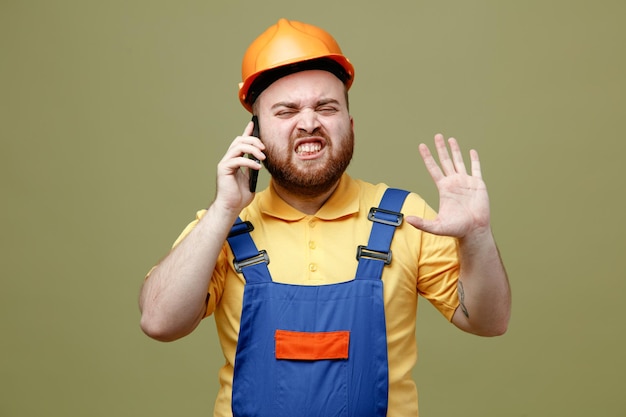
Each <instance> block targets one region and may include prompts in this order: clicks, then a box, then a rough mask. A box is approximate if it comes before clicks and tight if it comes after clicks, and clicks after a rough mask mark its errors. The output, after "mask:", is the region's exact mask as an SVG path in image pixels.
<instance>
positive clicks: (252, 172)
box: [248, 116, 261, 193]
mask: <svg viewBox="0 0 626 417" xmlns="http://www.w3.org/2000/svg"><path fill="white" fill-rule="evenodd" d="M252 123H254V127H253V128H252V136H255V137H257V138H258V137H259V119H258V118H257V117H256V116H252ZM248 158H250V159H253V160H255V161H256V162H259V163H260V162H261V161H259V160H258V159H256V158H255V157H254V156H253V155H252V154H248ZM248 175H249V176H250V192H251V193H254V192H256V182H257V179H258V178H259V170H258V169H249V170H248Z"/></svg>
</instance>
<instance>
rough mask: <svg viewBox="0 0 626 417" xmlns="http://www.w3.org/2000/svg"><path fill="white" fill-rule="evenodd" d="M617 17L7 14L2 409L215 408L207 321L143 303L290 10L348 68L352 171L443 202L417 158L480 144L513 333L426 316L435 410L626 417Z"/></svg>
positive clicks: (86, 5)
mask: <svg viewBox="0 0 626 417" xmlns="http://www.w3.org/2000/svg"><path fill="white" fill-rule="evenodd" d="M624 4H626V3H624V2H622V1H607V0H604V1H602V0H599V1H549V0H545V1H539V0H531V1H517V2H514V1H496V0H476V1H469V0H467V1H464V0H458V1H425V0H411V1H410V0H405V1H386V2H380V1H372V2H364V1H359V0H342V1H337V0H333V1H325V0H322V1H317V2H294V1H277V0H274V1H265V2H258V1H255V2H252V1H249V2H246V1H219V0H204V1H199V0H180V1H164V0H160V1H147V0H146V1H121V0H112V1H78V0H75V1H71V0H61V1H18V0H15V1H11V0H1V1H0V77H1V81H0V103H1V106H2V107H1V108H0V111H1V113H0V117H1V120H0V135H1V140H2V141H1V144H2V145H1V151H0V152H1V153H0V155H1V164H0V169H1V174H2V175H1V179H0V181H1V183H2V202H1V204H0V210H1V211H2V215H1V219H2V220H1V221H2V229H1V230H2V233H1V237H0V242H1V244H2V248H1V252H0V253H1V256H2V263H1V271H2V277H1V283H0V317H1V318H0V385H1V387H0V388H1V389H0V415H1V416H3V417H4V416H6V417H13V416H35V415H40V416H63V417H67V416H91V417H94V416H103V417H104V416H106V417H111V416H132V417H140V416H150V417H154V416H191V415H195V416H200V415H210V414H211V410H212V404H213V397H214V395H215V392H216V389H217V377H216V371H217V369H218V367H219V366H220V365H221V363H222V362H223V357H222V355H221V352H220V350H219V345H218V343H217V341H216V336H215V330H214V324H213V322H212V319H209V320H205V322H204V323H203V324H202V325H201V326H200V328H199V330H198V331H197V332H195V333H194V334H192V335H191V336H189V337H187V338H185V339H183V340H180V341H177V342H174V343H169V344H163V343H159V342H155V341H153V340H151V339H149V338H147V337H146V336H144V335H143V334H142V333H141V331H140V329H139V326H138V322H139V312H138V309H137V302H136V300H137V294H138V290H139V287H140V284H141V282H142V279H143V276H144V274H145V273H146V271H147V270H148V269H149V268H150V267H151V266H152V265H153V264H154V263H155V262H157V261H158V259H159V258H160V257H161V256H163V255H164V254H165V253H166V252H167V250H168V248H169V246H170V244H171V243H172V241H173V240H174V239H175V238H176V236H177V235H178V233H179V232H180V231H181V229H182V228H183V227H184V226H185V225H186V224H187V222H188V221H190V220H191V219H192V218H193V216H194V213H195V210H196V209H199V208H202V207H205V206H206V205H207V204H208V203H209V202H210V200H211V199H212V197H213V193H214V182H215V181H214V180H215V165H216V163H217V161H218V160H219V159H220V158H221V156H222V154H223V152H224V151H225V149H226V148H227V146H228V145H229V143H230V141H231V140H232V139H233V138H234V137H235V136H236V135H238V134H240V132H241V131H242V130H243V128H244V127H245V124H246V122H247V120H248V114H247V113H246V112H245V111H244V110H243V108H242V107H241V106H240V105H239V103H238V100H237V97H236V94H237V83H238V82H239V74H240V72H239V71H240V62H241V56H242V54H243V52H244V50H245V48H246V47H247V45H248V43H249V42H250V41H251V40H252V39H254V37H255V36H257V35H258V34H259V33H260V32H261V31H263V30H264V29H265V28H266V27H268V26H269V25H271V24H273V23H275V21H277V19H278V18H279V17H287V18H290V19H296V20H303V21H306V22H309V23H314V24H317V25H319V26H322V27H324V28H326V29H327V30H329V31H330V32H331V33H333V34H334V35H335V37H336V38H337V40H338V41H339V42H340V44H341V45H342V47H343V49H344V52H345V53H346V54H347V55H348V56H349V57H350V58H351V60H352V61H353V63H354V64H355V66H356V81H355V84H354V87H353V89H352V95H351V100H352V107H351V110H352V113H353V116H354V118H355V126H356V132H357V151H356V155H355V160H354V162H353V164H352V165H351V167H350V172H351V173H352V174H353V175H354V176H358V177H362V178H364V179H366V180H369V181H373V182H379V181H383V182H386V183H389V184H391V185H394V186H399V187H406V188H409V189H411V190H414V191H417V192H419V193H421V194H422V195H424V196H425V197H426V198H427V199H428V200H429V201H430V202H431V203H432V205H433V206H435V207H436V206H437V194H436V190H435V189H434V186H433V185H432V183H431V180H430V178H429V176H428V174H427V172H426V170H425V169H424V167H423V165H422V162H421V160H420V159H419V156H418V153H417V145H418V143H419V142H421V141H427V142H429V143H430V142H431V140H432V137H433V135H434V134H435V133H437V132H442V133H444V134H445V135H447V136H455V137H457V138H458V139H459V140H460V141H461V144H462V146H463V147H464V149H465V151H467V150H469V148H470V147H476V148H477V149H478V150H479V152H480V155H481V161H482V164H483V169H484V176H485V179H486V181H487V183H488V186H489V189H490V195H491V199H492V206H493V227H494V230H495V233H496V237H497V239H498V242H499V245H500V249H501V252H502V255H503V258H504V260H505V262H506V265H507V268H508V271H509V274H510V279H511V283H512V287H513V292H514V308H513V318H512V321H511V325H510V329H509V332H508V333H507V334H506V335H505V336H503V337H501V338H496V339H483V338H478V337H475V336H470V335H466V334H463V333H461V332H460V331H458V330H456V329H455V328H453V326H451V325H449V324H447V323H446V322H445V320H443V318H442V317H441V316H440V315H439V314H438V313H436V312H435V311H434V310H433V309H432V307H430V306H429V305H427V304H426V303H422V304H421V306H420V311H419V315H420V320H419V326H418V340H419V346H420V361H419V365H418V368H417V370H416V372H415V379H416V381H417V383H418V384H419V389H420V407H421V415H422V416H424V417H443V416H453V415H462V416H465V417H470V416H472V417H473V416H475V417H490V416H494V417H496V416H498V417H501V416H518V417H522V416H569V417H578V416H580V417H582V416H585V417H587V416H623V415H626V414H625V413H626V399H625V397H624V393H623V390H624V387H625V385H624V375H625V372H626V365H625V359H624V352H626V346H625V345H626V343H625V342H626V340H625V339H626V335H625V332H624V324H623V319H622V317H623V314H624V313H623V311H624V309H623V299H624V294H625V290H626V283H625V281H626V274H625V267H624V262H623V261H624V258H625V255H626V254H625V253H624V252H625V251H624V235H625V232H626V230H625V229H626V228H625V221H624V213H625V212H626V210H625V207H624V199H623V196H622V195H623V193H624V188H625V187H624V185H625V184H624V183H625V181H624V179H625V174H624V169H623V164H622V157H623V153H624V151H625V148H626V146H625V144H624V143H625V140H624V135H623V131H624V121H625V120H626V114H625V109H626V103H625V86H626V80H625V74H626V58H625V56H624V54H625V52H624V51H625V49H624V45H625V40H626V29H625V28H624V18H625V17H626V6H624ZM262 182H263V184H266V182H267V173H263V174H262Z"/></svg>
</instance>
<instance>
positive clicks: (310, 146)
mask: <svg viewBox="0 0 626 417" xmlns="http://www.w3.org/2000/svg"><path fill="white" fill-rule="evenodd" d="M321 149H322V145H321V144H319V143H304V144H302V145H300V146H298V149H296V152H297V153H314V152H319V151H320V150H321Z"/></svg>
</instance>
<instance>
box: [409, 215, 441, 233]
mask: <svg viewBox="0 0 626 417" xmlns="http://www.w3.org/2000/svg"><path fill="white" fill-rule="evenodd" d="M404 220H405V221H406V222H407V223H408V224H410V225H411V226H413V227H415V228H416V229H419V230H422V231H424V232H428V233H433V231H434V229H435V227H434V226H435V225H434V222H433V221H432V220H426V219H423V218H421V217H417V216H406V217H405V218H404Z"/></svg>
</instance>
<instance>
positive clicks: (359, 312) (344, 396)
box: [228, 188, 408, 417]
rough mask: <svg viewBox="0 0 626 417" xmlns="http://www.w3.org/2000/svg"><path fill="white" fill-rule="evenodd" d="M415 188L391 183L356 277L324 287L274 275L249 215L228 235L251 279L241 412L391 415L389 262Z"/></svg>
mask: <svg viewBox="0 0 626 417" xmlns="http://www.w3.org/2000/svg"><path fill="white" fill-rule="evenodd" d="M407 194H408V192H406V191H403V190H398V189H391V188H390V189H387V191H386V192H385V195H384V196H383V198H382V200H381V202H380V207H377V208H372V209H371V210H370V212H369V215H368V218H369V219H370V220H371V221H372V222H373V223H372V231H371V233H370V237H369V241H368V244H367V246H359V247H358V248H357V259H358V260H359V263H358V267H357V271H356V275H355V278H354V280H351V281H347V282H342V283H338V284H330V285H321V286H303V285H290V284H281V283H275V282H273V281H272V278H271V276H270V273H269V269H268V267H267V264H268V263H269V256H268V254H267V253H266V252H265V251H259V250H258V249H257V247H256V245H255V244H254V242H253V240H252V238H251V236H250V233H249V232H250V231H251V230H252V229H253V227H252V225H251V224H250V223H249V222H242V221H241V220H240V219H239V220H238V221H237V222H236V223H235V225H234V226H233V228H232V230H231V233H230V235H229V237H228V243H229V244H230V246H231V249H232V251H233V253H234V255H235V260H234V265H235V268H236V270H237V272H240V273H243V275H244V278H245V280H246V285H245V289H244V295H243V307H242V313H241V323H240V330H239V339H238V343H237V354H236V357H235V365H234V366H235V369H234V377H233V394H232V408H233V415H234V417H251V416H258V417H309V416H310V417H334V416H348V417H384V416H386V414H387V395H388V368H387V337H386V325H385V310H384V305H383V282H382V280H381V276H382V271H383V268H384V266H385V265H388V264H389V263H390V262H391V251H390V250H389V247H390V245H391V240H392V238H393V234H394V232H395V229H396V227H398V226H399V225H400V224H401V223H402V219H403V216H402V214H401V213H400V210H401V208H402V204H403V203H404V199H405V198H406V196H407Z"/></svg>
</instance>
